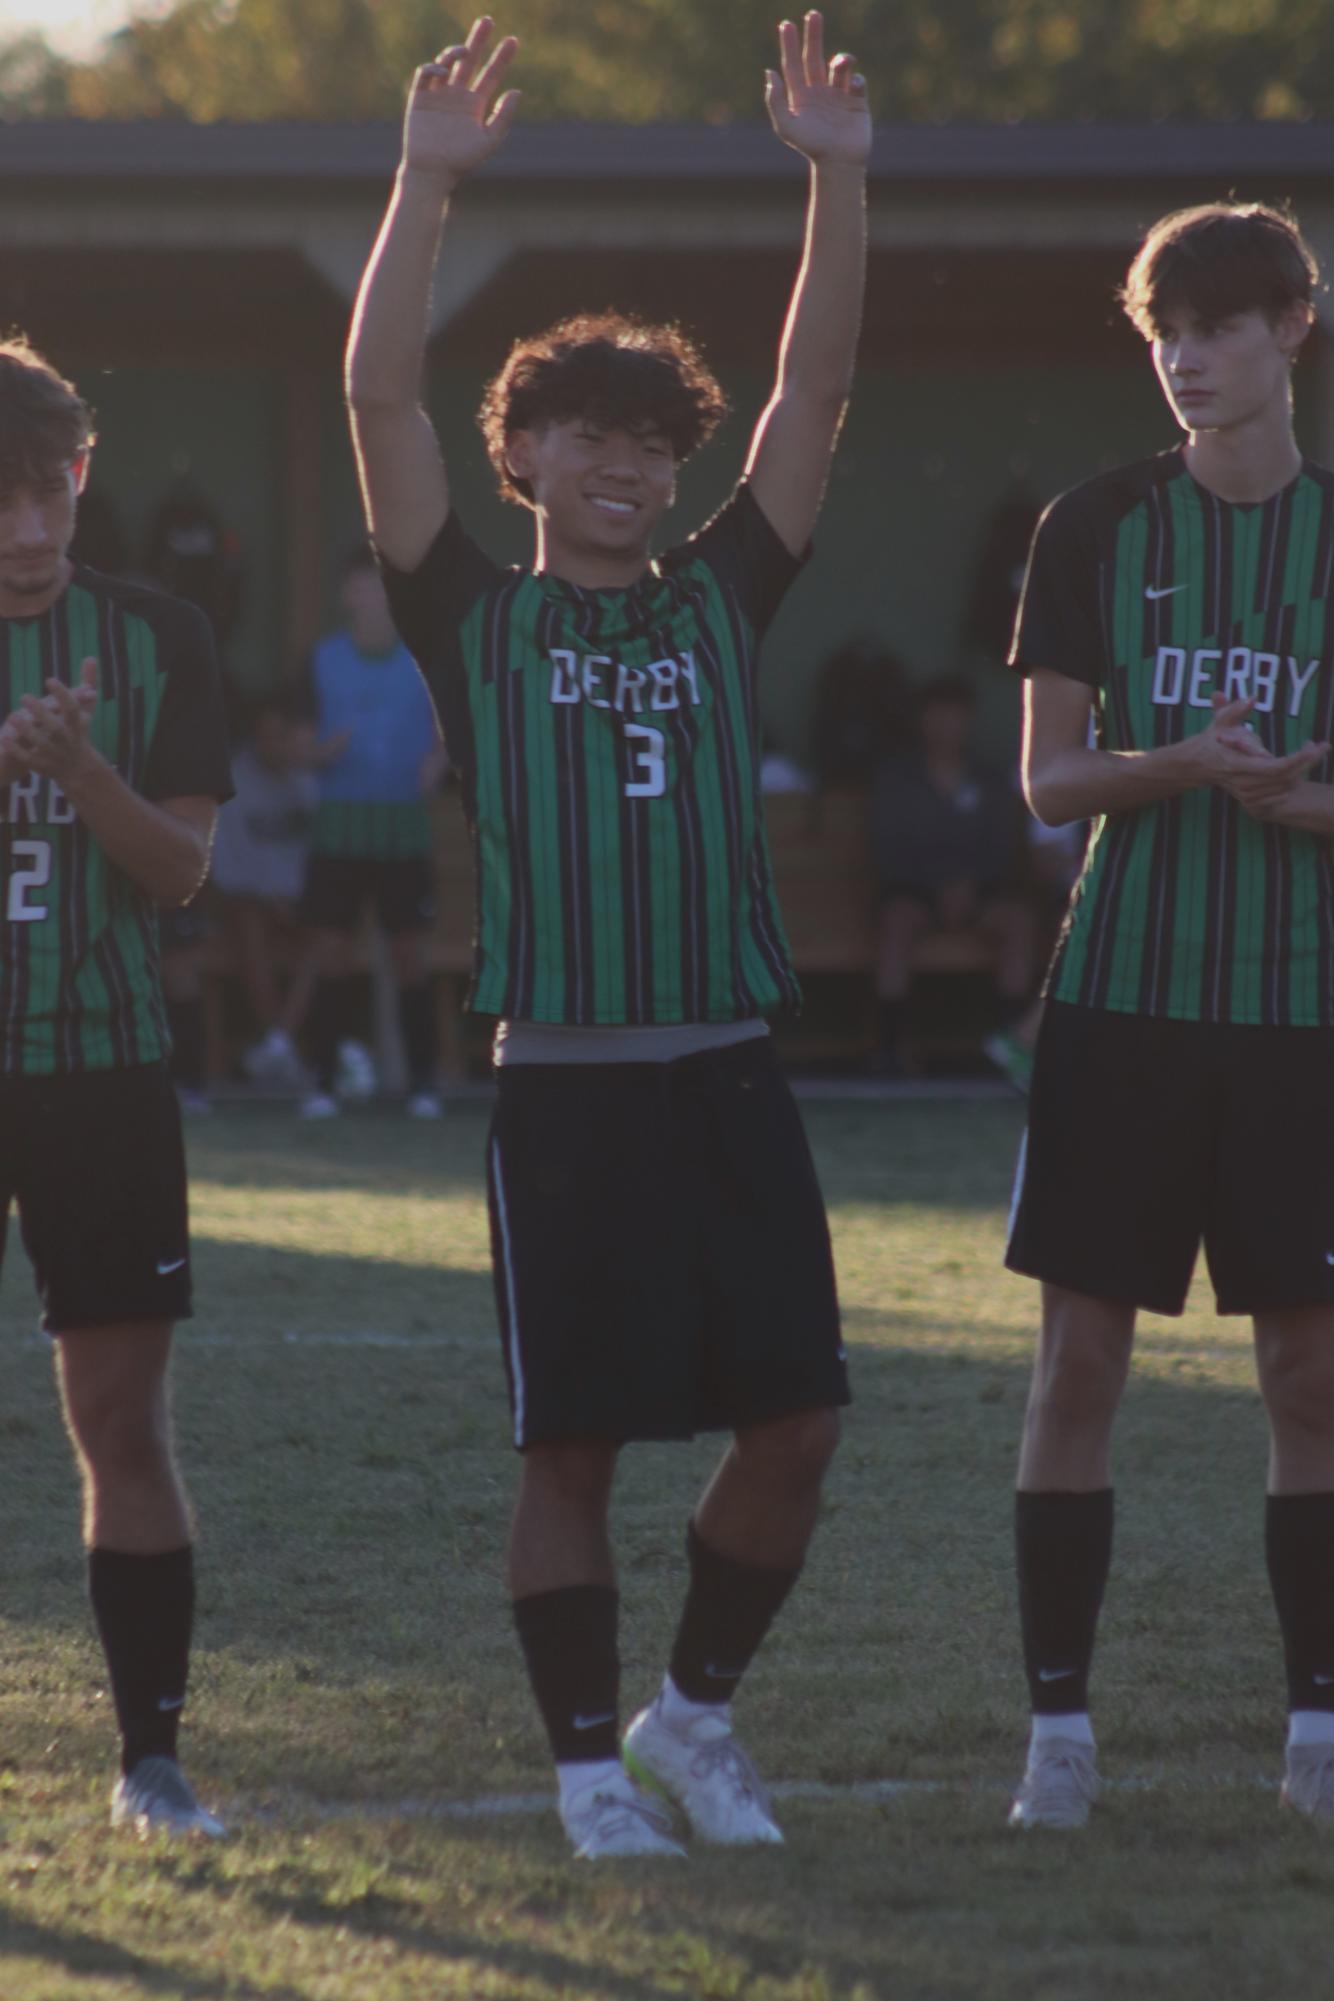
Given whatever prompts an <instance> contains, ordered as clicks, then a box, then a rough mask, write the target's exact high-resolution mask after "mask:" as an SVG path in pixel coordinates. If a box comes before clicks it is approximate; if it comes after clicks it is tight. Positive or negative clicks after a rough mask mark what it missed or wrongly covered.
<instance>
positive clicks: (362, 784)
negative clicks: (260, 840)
mask: <svg viewBox="0 0 1334 2001" xmlns="http://www.w3.org/2000/svg"><path fill="white" fill-rule="evenodd" d="M339 604H340V606H341V609H342V613H343V624H342V626H341V628H340V629H339V630H338V631H337V632H333V633H330V634H328V635H327V637H325V638H324V639H322V640H320V641H319V643H318V644H317V645H316V646H315V648H314V650H313V652H312V654H311V657H310V661H309V663H308V666H307V670H306V673H305V676H304V681H303V689H302V696H301V701H302V708H303V713H304V714H305V715H306V716H307V717H308V718H309V720H310V722H311V723H312V724H313V726H314V732H315V740H314V747H313V751H312V753H311V754H312V757H313V761H314V763H315V765H316V767H317V769H318V771H319V800H318V804H317V805H316V808H315V817H314V821H313V823H312V827H311V836H310V859H309V862H308V864H307V869H306V889H305V898H304V902H303V906H302V907H303V915H304V917H305V920H306V923H307V924H308V925H309V927H310V931H311V955H312V960H313V965H314V975H315V984H314V992H313V995H312V998H311V1003H310V1010H309V1015H308V1037H307V1039H308V1047H309V1053H310V1059H311V1065H312V1068H313V1070H314V1089H313V1091H312V1092H311V1094H310V1095H309V1096H308V1097H307V1098H306V1099H305V1101H304V1103H303V1105H302V1108H301V1110H302V1115H303V1117H305V1118H311V1119H325V1118H332V1117H334V1116H335V1115H336V1114H337V1111H338V1105H339V1097H340V1096H346V1097H368V1096H370V1095H371V1094H372V1092H373V1091H374V1089H375V1074H374V1070H373V1067H372V1063H371V1056H370V1051H369V1049H368V1048H367V1043H366V1038H367V1035H368V1017H369V1014H370V1007H369V1003H368V1001H367V999H366V993H367V988H368V986H369V982H368V981H366V980H365V979H362V978H360V977H359V976H358V974H357V972H356V971H355V968H354V953H355V943H356V937H357V933H358V930H359V928H360V927H361V925H362V923H363V922H364V920H365V918H366V916H367V914H368V913H370V914H373V916H374V918H375V920H376V922H377V923H378V924H379V926H380V929H381V931H382V932H383V934H384V937H385V940H386V943H387V945H388V950H389V960H390V966H391V969H392V973H393V978H394V985H395V988H396V991H397V995H398V1015H399V1027H400V1030H401V1033H402V1037H403V1052H404V1056H405V1058H406V1062H407V1072H408V1100H407V1109H408V1112H409V1115H410V1116H411V1117H413V1118H422V1119H429V1118H438V1117H439V1116H440V1111H441V1104H440V1099H439V1096H438V1094H437V1078H436V1062H437V1025H436V1014H435V1006H436V1002H435V981H434V979H433V977H432V974H431V969H430V963H429V958H428V952H427V947H428V941H429V937H430V929H431V920H432V918H433V916H434V914H435V900H434V895H433V888H432V883H433V866H432V845H433V839H434V835H433V828H432V822H431V812H430V804H429V802H430V796H431V794H432V792H433V791H434V790H435V788H436V787H437V785H438V784H439V782H440V779H441V777H442V776H443V774H444V771H445V766H446V758H445V751H444V746H443V744H442V743H441V741H440V732H439V729H438V727H437V724H436V719H435V711H434V709H433V708H432V706H431V699H430V696H429V695H428V694H427V692H426V688H425V685H424V683H423V681H422V678H421V675H420V674H419V673H418V672H417V666H416V662H415V661H414V660H413V658H412V655H411V654H410V653H409V652H408V649H407V647H406V646H405V645H404V644H403V641H402V640H401V639H400V638H399V636H398V632H397V630H396V628H395V626H394V621H393V618H392V617H391V615H390V611H389V603H388V599H387V598H386V596H385V590H384V585H383V583H382V582H381V581H380V573H379V569H378V567H377V565H376V562H375V557H374V555H373V554H372V552H371V549H370V547H369V545H368V544H366V543H360V544H359V545H358V546H357V547H356V548H355V549H353V550H352V551H351V553H350V554H349V555H348V557H347V558H346V560H345V561H344V563H343V567H342V574H341V578H340V582H339Z"/></svg>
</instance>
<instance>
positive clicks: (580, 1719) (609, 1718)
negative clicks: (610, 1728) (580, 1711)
mask: <svg viewBox="0 0 1334 2001" xmlns="http://www.w3.org/2000/svg"><path fill="white" fill-rule="evenodd" d="M570 1720H571V1721H572V1723H573V1724H574V1727H575V1729H576V1730H596V1729H597V1727H598V1725H599V1723H614V1722H615V1721H616V1711H615V1710H614V1709H609V1710H608V1711H607V1713H606V1715H605V1716H575V1717H572V1718H571V1719H570Z"/></svg>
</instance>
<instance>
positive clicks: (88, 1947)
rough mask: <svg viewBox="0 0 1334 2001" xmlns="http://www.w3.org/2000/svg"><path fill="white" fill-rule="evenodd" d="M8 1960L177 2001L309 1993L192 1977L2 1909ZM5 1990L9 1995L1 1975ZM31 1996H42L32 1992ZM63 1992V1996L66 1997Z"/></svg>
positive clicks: (232, 1976) (239, 2000) (248, 2000)
mask: <svg viewBox="0 0 1334 2001" xmlns="http://www.w3.org/2000/svg"><path fill="white" fill-rule="evenodd" d="M6 1959H27V1960H39V1961H43V1962H45V1963H46V1964H47V1965H49V1966H51V1967H53V1968H54V1967H59V1968H60V1969H61V1970H62V1972H63V1973H64V1974H66V1975H67V1976H69V1978H70V1979H71V1980H74V1981H78V1982H79V1983H80V1984H82V1982H84V1981H85V1980H98V1981H101V1980H116V1981H124V1982H126V1983H127V1985H132V1986H133V1990H134V1992H135V1993H136V1994H143V1995H153V1994H163V1995H168V1996H170V1997H171V2001H223V1997H224V1996H225V1997H226V2001H305V1995H306V1990H305V1989H300V1990H298V1989H297V1988H295V1987H289V1986H288V1985H287V1984H286V1982H283V1983H282V1984H280V1985H278V1986H275V1985H274V1983H273V1982H272V1981H271V1980H266V1981H265V1982H264V1985H263V1987H256V1986H254V1985H253V1983H252V1982H251V1981H249V1980H246V1979H245V1978H243V1977H242V1976H241V1975H238V1974H237V1973H236V1972H235V1971H234V1970H233V1969H231V1968H223V1969H221V1970H220V1971H219V1972H218V1973H216V1974H207V1973H187V1972H185V1971H184V1970H183V1969H182V1968H181V1967H180V1966H177V1965H171V1966H167V1965H164V1964H163V1963H162V1962H161V1961H159V1960H154V1959H148V1958H146V1957H145V1956H144V1954H143V1953H139V1952H132V1951H131V1950H130V1949H129V1948H128V1947H126V1946H120V1945H115V1944H113V1943H112V1941H111V1940H110V1939H106V1938H94V1937H93V1936H91V1934H89V1933H87V1932H80V1931H75V1930H74V1929H73V1928H71V1927H57V1926H55V1925H44V1924H38V1923H36V1922H35V1921H34V1920H33V1919H31V1918H27V1917H24V1916H22V1915H21V1914H19V1913H17V1912H15V1911H14V1910H13V1908H12V1907H9V1906H5V1905H0V1967H2V1966H3V1963H4V1961H5V1960H6ZM0 1984H2V1985H3V1987H4V1991H8V1986H7V1983H4V1982H3V1975H2V1974H0ZM23 1991H24V1992H25V1993H31V1994H36V1993H37V1992H38V1990H37V1989H36V1988H33V1987H29V1986H26V1985H25V1987H24V1990H23ZM65 1991H66V1990H65V1988H64V1987H63V1986H62V1988H61V1992H62V1993H63V1992H65Z"/></svg>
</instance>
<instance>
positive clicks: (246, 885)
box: [212, 697, 319, 1085]
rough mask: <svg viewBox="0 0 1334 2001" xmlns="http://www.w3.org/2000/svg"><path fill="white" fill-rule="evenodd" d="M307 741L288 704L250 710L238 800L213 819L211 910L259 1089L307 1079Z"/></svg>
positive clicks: (274, 701) (240, 754) (305, 728)
mask: <svg viewBox="0 0 1334 2001" xmlns="http://www.w3.org/2000/svg"><path fill="white" fill-rule="evenodd" d="M309 735H310V730H309V725H308V724H305V723H303V722H301V721H299V720H298V719H297V718H296V717H295V716H294V715H293V714H292V711H291V706H290V704H289V703H287V702H285V701H282V700H280V699H278V698H276V697H271V698H261V699H260V700H259V701H258V702H256V703H255V704H254V706H253V707H252V709H251V712H250V724H249V728H248V730H247V731H246V734H245V736H244V738H243V741H242V742H241V744H240V745H239V746H238V748H237V750H236V753H235V755H234V757H233V759H232V777H233V780H234V783H235V786H236V794H235V797H234V798H232V799H230V800H228V802H227V804H226V805H225V806H224V807H223V808H222V810H221V812H220V813H219V815H218V831H217V837H216V839H215V841H214V846H213V872H212V901H213V908H214V912H215V914H216V917H217V921H218V923H219V925H220V927H221V929H222V931H223V933H224V935H225V937H226V938H227V940H228V941H229V943H230V945H231V949H232V955H233V960H234V963H235V966H236V970H237V973H238V975H239V978H240V981H241V987H242V991H243V993H244V995H245V1000H246V1005H247V1008H248V1011H249V1016H250V1021H251V1023H252V1025H253V1027H254V1029H255V1030H256V1033H257V1039H256V1041H255V1042H254V1043H253V1044H252V1045H251V1047H250V1048H248V1049H247V1050H246V1051H245V1054H244V1056H243V1058H242V1064H243V1067H244V1069H245V1072H246V1075H247V1076H248V1077H250V1078H252V1079H253V1080H254V1081H255V1082H256V1083H265V1084H287V1085H297V1084H300V1083H302V1082H303V1081H304V1075H305V1073H304V1070H303V1068H302V1064H301V1059H300V1057H299V1055H298V1053H297V1046H296V1037H297V1035H298V1034H299V1032H300V1029H301V1026H302V1023H303V1021H304V1020H305V1016H306V1010H307V1007H308V1006H309V1002H310V995H311V989H312V987H313V985H314V980H315V969H314V966H313V964H312V963H311V957H310V953H309V951H308V949H307V946H306V938H305V932H304V929H303V927H302V925H301V923H300V914H299V913H300V907H301V900H302V896H303V894H304V892H305V886H306V861H307V855H308V851H309V847H310V829H311V822H312V820H313V819H314V815H315V807H316V804H317V801H318V798H319V781H318V779H317V777H316V775H315V773H314V771H313V770H312V769H311V757H310V745H309V742H308V739H309ZM284 964H285V965H287V966H288V968H289V969H290V974H289V977H288V979H287V981H286V984H285V986H284V985H283V984H282V982H281V979H280V972H279V969H280V967H281V966H283V965H284Z"/></svg>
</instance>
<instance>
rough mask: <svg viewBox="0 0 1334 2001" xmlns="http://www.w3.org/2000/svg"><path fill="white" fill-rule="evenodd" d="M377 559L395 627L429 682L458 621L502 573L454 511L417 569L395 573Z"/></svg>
mask: <svg viewBox="0 0 1334 2001" xmlns="http://www.w3.org/2000/svg"><path fill="white" fill-rule="evenodd" d="M377 554H378V555H379V563H380V573H381V575H382V576H383V578H384V587H385V591H386V593H387V594H388V598H389V609H390V611H391V612H392V613H393V615H394V624H395V625H396V626H397V627H398V630H399V632H400V634H401V635H402V638H403V643H404V645H405V646H406V647H407V649H408V651H409V653H411V655H412V657H413V659H414V660H415V661H416V662H417V665H418V666H419V667H420V668H421V669H422V671H423V673H424V674H425V675H426V677H427V680H428V681H430V680H431V679H432V678H433V670H435V669H437V668H438V667H439V666H440V664H441V663H442V662H443V660H444V659H445V658H446V657H447V656H448V653H449V650H450V644H449V643H450V640H451V638H452V636H453V632H454V631H455V629H456V628H457V626H458V624H459V621H460V619H462V618H463V617H464V616H465V614H466V613H467V612H469V611H470V610H471V609H472V607H473V605H475V604H476V602H477V600H478V598H479V597H481V596H482V595H483V594H484V593H485V592H486V591H488V590H490V589H491V587H492V586H493V585H494V584H496V583H498V582H499V581H500V579H501V578H502V577H503V576H504V574H505V573H504V571H503V570H502V569H501V567H500V565H499V563H496V562H493V561H492V559H491V558H490V556H488V555H487V554H486V552H485V551H484V550H483V549H480V548H479V547H478V545H477V544H476V542H474V541H473V539H472V537H471V535H469V533H468V531H467V530H466V528H464V526H463V524H462V522H461V521H460V520H459V517H458V515H457V514H455V513H454V512H453V511H452V510H451V511H450V513H449V514H448V515H447V516H446V517H445V524H444V526H443V528H442V529H441V530H440V533H439V534H438V535H437V536H436V538H435V540H434V542H432V544H431V546H430V548H429V549H428V550H427V551H426V554H425V555H424V556H423V557H422V559H421V561H420V563H418V565H417V567H416V569H415V570H396V569H395V568H394V566H393V564H392V563H391V562H389V560H388V559H387V558H386V557H385V556H384V555H383V554H382V553H380V552H378V551H377Z"/></svg>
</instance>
